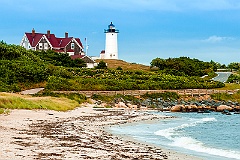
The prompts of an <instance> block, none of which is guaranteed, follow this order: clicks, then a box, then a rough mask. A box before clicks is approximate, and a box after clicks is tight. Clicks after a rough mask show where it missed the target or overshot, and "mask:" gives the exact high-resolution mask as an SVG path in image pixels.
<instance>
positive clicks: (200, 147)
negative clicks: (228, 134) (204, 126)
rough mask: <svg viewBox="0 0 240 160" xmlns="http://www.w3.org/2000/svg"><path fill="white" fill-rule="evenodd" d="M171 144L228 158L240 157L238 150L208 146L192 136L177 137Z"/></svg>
mask: <svg viewBox="0 0 240 160" xmlns="http://www.w3.org/2000/svg"><path fill="white" fill-rule="evenodd" d="M170 145H171V146H177V147H182V148H185V149H189V150H193V151H197V152H201V153H207V154H211V155H216V156H222V157H227V158H234V159H240V152H238V151H231V150H223V149H217V148H210V147H206V146H204V144H203V143H202V142H200V141H197V140H195V139H193V138H191V137H176V138H174V139H173V143H172V144H170Z"/></svg>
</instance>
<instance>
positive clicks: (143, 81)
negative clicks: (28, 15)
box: [0, 42, 224, 91]
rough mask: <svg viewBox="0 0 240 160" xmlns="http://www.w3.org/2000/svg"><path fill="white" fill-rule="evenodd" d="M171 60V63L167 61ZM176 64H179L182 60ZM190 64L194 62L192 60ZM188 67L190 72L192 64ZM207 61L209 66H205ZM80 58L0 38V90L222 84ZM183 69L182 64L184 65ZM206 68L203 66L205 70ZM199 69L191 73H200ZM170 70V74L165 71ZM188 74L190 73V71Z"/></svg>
mask: <svg viewBox="0 0 240 160" xmlns="http://www.w3.org/2000/svg"><path fill="white" fill-rule="evenodd" d="M180 60H182V61H183V62H186V63H187V62H188V63H189V62H191V65H192V63H193V62H196V66H198V68H199V67H200V64H202V65H204V67H203V68H205V69H209V66H210V70H211V65H210V64H208V63H206V64H205V63H204V62H199V61H197V60H194V61H192V60H191V59H189V58H180ZM171 64H172V63H171ZM176 64H181V65H180V66H183V64H182V63H180V62H179V63H178V61H177V63H176ZM193 64H194V63H193ZM191 65H187V66H188V67H190V70H189V69H188V70H189V71H191V72H194V68H192V67H193V66H191ZM208 65H209V66H208ZM83 66H84V64H83V63H82V62H81V61H79V62H78V61H73V60H71V58H70V57H69V56H67V55H66V54H62V53H56V52H53V51H47V52H37V51H32V50H26V49H24V48H22V47H20V46H16V45H8V44H6V43H4V42H0V82H1V84H0V91H20V90H21V89H22V88H21V87H23V85H26V84H27V85H28V86H31V84H32V86H34V84H38V83H43V84H46V86H44V87H46V88H47V89H48V90H66V91H70V90H116V91H117V90H155V89H185V88H218V87H223V86H224V84H223V83H220V82H213V81H208V80H204V79H201V78H199V76H189V75H188V74H186V71H184V72H183V71H181V69H179V70H177V71H178V72H179V73H178V74H173V73H172V72H177V71H175V70H171V71H172V72H167V71H165V72H154V71H148V72H147V71H130V70H127V71H123V70H121V69H118V70H114V69H106V68H105V67H100V68H105V69H86V68H82V67H83ZM203 68H202V69H203ZM184 69H186V67H184ZM205 71H206V70H205ZM198 72H200V71H199V70H197V71H196V72H195V73H194V74H196V75H201V74H202V73H201V74H200V73H198ZM169 73H170V74H169ZM194 74H192V75H194Z"/></svg>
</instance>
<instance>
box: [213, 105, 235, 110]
mask: <svg viewBox="0 0 240 160" xmlns="http://www.w3.org/2000/svg"><path fill="white" fill-rule="evenodd" d="M232 109H233V108H232V107H230V106H227V105H220V106H218V107H217V110H216V111H217V112H222V111H224V110H228V111H231V110H232Z"/></svg>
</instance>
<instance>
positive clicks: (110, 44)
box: [104, 22, 119, 59]
mask: <svg viewBox="0 0 240 160" xmlns="http://www.w3.org/2000/svg"><path fill="white" fill-rule="evenodd" d="M104 33H105V34H106V43H105V55H104V59H118V42H117V35H118V33H119V30H117V29H116V28H115V26H114V25H113V23H112V22H111V24H110V25H108V29H105V30H104Z"/></svg>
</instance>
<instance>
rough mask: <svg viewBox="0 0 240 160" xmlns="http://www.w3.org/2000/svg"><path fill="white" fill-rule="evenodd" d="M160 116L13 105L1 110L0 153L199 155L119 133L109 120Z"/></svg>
mask: <svg viewBox="0 0 240 160" xmlns="http://www.w3.org/2000/svg"><path fill="white" fill-rule="evenodd" d="M162 118H171V117H164V116H159V115H152V114H146V113H141V112H126V111H96V110H94V109H93V108H92V107H82V108H78V109H75V110H73V111H69V112H57V111H48V110H12V111H11V113H10V115H0V143H1V147H0V159H1V160H2V159H14V160H17V159H25V160H28V159H29V160H30V159H31V160H32V159H58V160H61V159H67V160H68V159H72V160H75V159H106V160H107V159H131V160H133V159H142V160H143V159H156V160H162V159H170V160H182V159H184V160H193V159H198V158H195V157H192V156H189V155H185V154H180V153H176V152H174V151H169V150H165V149H162V148H160V147H157V146H153V145H149V144H143V143H140V142H136V141H134V140H132V139H127V138H126V137H125V138H124V137H118V136H116V135H112V134H111V133H109V132H107V130H106V129H105V128H106V127H109V126H111V125H118V124H123V123H131V122H136V121H143V120H154V119H162Z"/></svg>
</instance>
